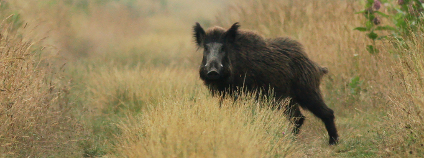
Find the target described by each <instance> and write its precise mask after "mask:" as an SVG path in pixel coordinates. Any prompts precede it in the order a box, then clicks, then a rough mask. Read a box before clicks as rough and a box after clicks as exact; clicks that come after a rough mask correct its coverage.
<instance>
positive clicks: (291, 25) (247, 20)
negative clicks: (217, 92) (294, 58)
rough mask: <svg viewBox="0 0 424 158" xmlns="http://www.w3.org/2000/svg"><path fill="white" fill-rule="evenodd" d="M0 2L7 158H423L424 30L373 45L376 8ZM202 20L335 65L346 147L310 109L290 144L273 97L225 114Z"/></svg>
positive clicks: (334, 92) (328, 81) (0, 147)
mask: <svg viewBox="0 0 424 158" xmlns="http://www.w3.org/2000/svg"><path fill="white" fill-rule="evenodd" d="M0 2H1V5H0V13H1V16H0V18H2V19H1V20H0V21H2V22H1V23H0V26H1V28H0V31H1V32H0V40H1V41H0V51H1V54H0V66H1V69H0V74H1V76H0V79H1V82H0V90H1V92H0V93H1V96H0V98H1V106H0V121H1V126H0V153H1V154H0V156H1V157H34V156H35V157H102V156H104V157H419V156H421V155H424V147H423V144H424V133H423V132H421V131H424V126H423V124H424V120H423V117H422V115H423V114H424V77H423V76H424V75H423V74H424V62H423V61H424V54H423V53H424V52H423V50H424V26H423V25H421V24H419V25H415V26H414V27H416V28H415V29H414V30H413V31H412V32H411V31H410V32H409V33H407V34H405V35H404V36H402V35H399V36H401V37H402V40H400V39H399V36H397V37H396V38H395V37H393V36H387V38H384V39H381V40H377V41H373V39H370V38H368V37H367V35H365V34H363V33H361V32H359V31H356V30H354V29H355V28H357V27H358V26H362V25H363V23H364V22H365V21H367V20H368V19H366V17H364V16H362V15H361V14H355V13H357V12H358V11H361V10H363V6H364V5H365V4H367V3H368V1H353V0H352V1H351V0H344V1H338V0H321V1H291V0H248V1H241V0H240V1H239V0H234V1H230V2H227V1H224V0H222V1H206V2H205V1H196V0H182V1H178V0H160V1H154V0H146V1H141V0H139V1H137V0H107V1H98V0H96V1H88V0H66V1H59V0H44V1H32V0H30V1H28V0H13V1H12V0H10V1H9V0H3V1H0ZM393 3H394V2H393ZM379 11H380V12H382V13H385V14H388V15H390V13H391V11H392V10H391V9H390V7H388V6H384V5H382V6H381V8H379ZM196 21H197V22H199V23H201V24H202V26H204V27H209V26H214V25H219V26H222V27H225V28H228V27H229V26H231V24H233V23H234V22H240V24H241V28H242V29H250V30H256V31H257V32H258V33H260V34H263V35H264V36H265V37H278V36H288V37H291V38H293V39H296V40H298V41H300V42H301V43H302V44H303V45H304V47H305V50H306V52H307V54H308V56H309V57H310V58H311V59H312V60H314V61H316V62H317V63H319V64H320V65H321V66H325V67H328V69H329V74H327V75H326V76H325V77H324V79H323V83H322V86H321V89H322V91H323V95H324V97H325V101H326V103H327V104H328V106H329V107H330V108H332V109H333V110H334V111H335V116H336V126H337V127H338V131H339V134H340V142H339V144H338V145H335V146H329V145H328V144H327V140H328V138H327V137H328V136H327V134H326V130H325V129H324V126H323V125H322V123H321V121H320V120H319V119H317V118H315V117H314V116H313V115H312V114H311V113H309V112H307V111H303V113H304V114H305V116H306V117H307V119H306V122H305V124H304V125H303V127H302V129H301V132H300V134H299V135H298V136H293V135H292V134H291V132H290V131H291V125H290V123H289V121H288V120H287V119H286V117H285V116H284V115H283V114H282V111H278V110H275V109H273V108H271V107H270V106H268V105H269V104H270V103H271V102H272V101H273V100H272V98H264V99H263V100H260V101H259V102H258V101H255V100H254V99H253V98H251V97H249V96H250V94H244V95H243V96H242V97H241V98H240V99H239V100H238V101H237V102H233V101H232V99H230V98H227V99H225V100H224V102H223V107H222V108H219V106H218V102H219V99H218V98H214V97H212V96H211V95H210V93H209V92H208V90H207V89H206V87H204V86H203V83H202V82H201V81H200V78H199V76H198V64H200V62H201V56H202V53H201V51H199V50H196V48H195V44H194V41H193V39H192V26H193V25H194V23H195V22H196ZM381 25H383V26H386V25H388V26H392V23H391V22H390V21H388V20H382V21H381ZM392 27H393V28H395V27H396V26H392ZM378 33H379V35H380V34H386V35H391V34H392V32H390V30H382V31H380V32H378ZM370 43H373V44H372V46H373V48H375V49H377V50H378V53H370V51H369V49H367V48H368V45H370ZM284 103H286V101H285V102H284Z"/></svg>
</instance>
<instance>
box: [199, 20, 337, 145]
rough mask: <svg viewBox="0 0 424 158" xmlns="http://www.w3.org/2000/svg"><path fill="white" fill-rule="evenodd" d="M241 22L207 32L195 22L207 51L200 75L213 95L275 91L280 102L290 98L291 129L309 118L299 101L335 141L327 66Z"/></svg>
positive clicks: (297, 46) (293, 44)
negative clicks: (325, 89)
mask: <svg viewBox="0 0 424 158" xmlns="http://www.w3.org/2000/svg"><path fill="white" fill-rule="evenodd" d="M239 27H240V25H239V24H238V23H235V24H233V25H232V26H231V28H230V29H228V30H225V29H223V28H221V27H212V28H210V29H208V30H207V31H204V29H203V28H202V27H201V26H200V24H199V23H196V25H195V26H194V38H195V41H196V44H197V46H198V48H199V49H203V50H204V51H203V60H202V64H201V66H200V71H199V72H200V78H201V79H202V80H203V81H204V84H205V85H206V86H207V87H208V88H209V89H210V91H211V92H212V94H213V95H216V94H219V95H221V96H222V97H224V96H225V95H226V94H229V95H231V96H235V94H236V93H237V91H238V90H240V89H244V90H246V91H249V92H255V91H258V90H260V91H262V92H270V90H271V91H273V93H272V94H273V96H274V97H275V98H276V100H277V101H281V100H282V99H284V98H287V97H290V98H291V103H290V104H289V105H288V107H286V108H285V109H286V110H285V113H286V114H287V116H288V117H289V118H290V120H291V121H292V123H293V124H294V125H295V127H294V129H293V132H294V133H295V134H297V133H298V131H299V128H300V127H301V126H302V124H303V121H304V120H305V116H303V115H302V114H301V112H300V109H299V105H300V106H301V107H302V108H304V109H307V110H309V111H311V112H312V113H313V114H314V115H315V116H317V117H318V118H320V119H321V120H322V121H323V122H324V123H325V127H326V129H327V131H328V135H329V136H330V140H329V143H330V144H336V143H337V141H338V137H339V136H338V134H337V130H336V126H335V124H334V114H333V110H331V109H330V108H328V107H327V105H326V104H325V103H324V100H323V98H322V95H321V90H320V89H319V85H320V82H321V78H322V76H323V75H324V74H326V73H327V72H328V70H327V68H322V67H320V66H318V65H317V64H316V63H314V62H313V61H311V60H310V59H309V58H308V57H307V55H306V54H305V52H304V50H303V48H302V45H301V44H300V43H298V42H297V41H294V40H291V39H289V38H273V39H265V38H263V37H262V36H260V35H258V34H257V33H254V32H252V31H245V30H239V29H238V28H239ZM265 95H270V93H265Z"/></svg>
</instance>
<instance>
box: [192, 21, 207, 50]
mask: <svg viewBox="0 0 424 158" xmlns="http://www.w3.org/2000/svg"><path fill="white" fill-rule="evenodd" d="M193 31H194V40H196V44H197V46H198V47H201V46H202V43H203V40H204V38H205V35H206V33H205V30H203V28H202V26H200V24H199V23H198V22H196V25H194V27H193Z"/></svg>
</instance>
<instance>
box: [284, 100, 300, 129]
mask: <svg viewBox="0 0 424 158" xmlns="http://www.w3.org/2000/svg"><path fill="white" fill-rule="evenodd" d="M284 114H285V115H286V116H287V117H288V119H289V120H290V122H291V123H293V125H294V128H293V133H294V134H298V133H299V129H300V127H301V126H302V125H303V122H304V121H305V116H303V115H302V113H301V112H300V108H299V104H297V103H296V102H294V101H293V100H291V101H290V104H288V105H287V106H286V107H285V109H284Z"/></svg>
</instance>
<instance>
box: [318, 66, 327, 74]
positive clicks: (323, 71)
mask: <svg viewBox="0 0 424 158" xmlns="http://www.w3.org/2000/svg"><path fill="white" fill-rule="evenodd" d="M319 70H320V71H321V73H322V75H325V74H327V73H328V68H326V67H321V68H319Z"/></svg>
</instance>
